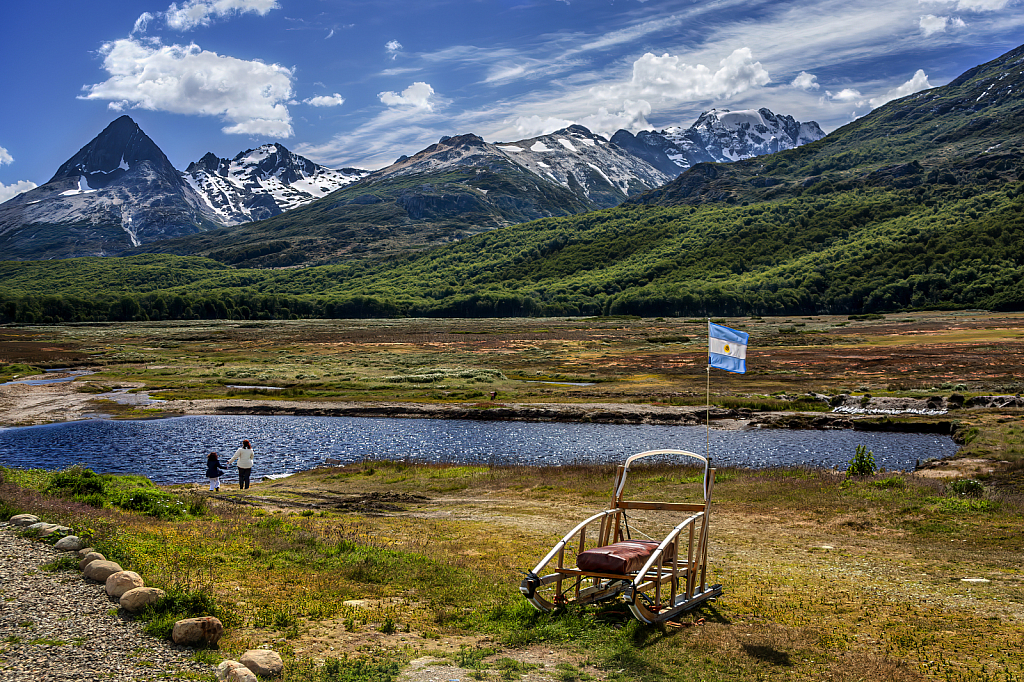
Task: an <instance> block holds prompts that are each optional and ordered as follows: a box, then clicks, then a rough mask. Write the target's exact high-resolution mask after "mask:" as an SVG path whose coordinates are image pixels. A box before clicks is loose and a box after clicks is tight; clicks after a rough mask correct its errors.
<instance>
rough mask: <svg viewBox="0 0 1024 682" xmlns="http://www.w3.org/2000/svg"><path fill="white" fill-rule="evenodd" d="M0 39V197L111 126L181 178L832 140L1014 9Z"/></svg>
mask: <svg viewBox="0 0 1024 682" xmlns="http://www.w3.org/2000/svg"><path fill="white" fill-rule="evenodd" d="M0 37H2V40H0V63H2V64H3V66H4V68H3V71H2V75H0V85H2V90H3V92H4V98H3V104H2V105H0V200H6V199H7V198H9V197H10V196H12V195H13V193H14V192H16V191H17V190H19V189H25V188H28V187H30V186H32V185H33V184H42V183H44V182H46V181H47V180H48V179H49V178H50V177H51V176H52V174H53V173H54V171H56V170H57V168H58V166H59V165H60V164H61V163H63V162H64V161H65V160H66V159H68V158H69V157H70V156H72V155H73V154H74V153H75V152H76V151H78V149H79V148H81V147H82V146H83V145H85V144H86V143H87V142H88V141H89V140H91V139H92V138H93V137H94V136H95V135H96V134H97V133H99V132H100V131H101V130H102V129H103V128H104V127H105V126H106V125H107V124H108V123H109V122H110V121H112V120H113V119H114V118H116V117H117V116H119V115H121V114H122V113H126V114H129V115H130V116H132V118H134V119H135V120H136V121H137V122H138V123H139V125H140V126H141V127H142V129H143V130H145V131H146V133H147V134H148V135H149V136H150V137H151V138H153V140H154V141H155V142H156V143H157V145H159V146H160V148H161V149H163V151H164V153H166V154H167V156H168V157H169V158H170V160H171V162H172V163H173V164H174V165H175V166H176V167H178V168H180V169H184V168H185V166H187V165H188V163H189V162H191V161H194V160H198V159H199V158H200V157H201V156H202V155H203V154H205V153H206V152H210V151H212V152H213V153H214V154H216V155H218V156H221V157H233V156H234V155H235V154H237V153H238V152H240V151H242V150H244V149H248V148H252V147H255V146H257V145H259V144H263V143H265V142H275V141H276V142H281V143H282V144H284V145H285V146H286V147H288V148H289V149H292V150H293V151H295V152H298V153H300V154H302V155H304V156H307V157H308V158H310V159H312V160H314V161H317V162H319V163H322V164H324V165H327V166H331V167H341V166H356V167H361V168H369V169H374V168H380V167H382V166H385V165H387V164H389V163H390V162H392V161H394V159H396V158H397V157H398V156H400V155H402V154H413V153H415V152H417V151H419V150H420V149H422V148H424V147H425V146H427V145H429V144H431V143H433V142H436V141H437V139H438V138H439V137H440V136H442V135H457V134H461V133H467V132H472V133H476V134H478V135H480V136H482V137H483V138H484V139H485V140H488V141H512V140H517V139H522V138H525V137H532V136H534V135H538V134H542V133H547V132H552V131H554V130H556V129H558V128H561V127H564V126H565V125H568V124H570V123H580V124H582V125H585V126H587V127H588V128H590V129H591V130H593V131H595V132H598V133H601V134H604V135H611V134H612V133H613V132H614V131H615V130H618V129H619V128H626V129H629V130H632V131H633V132H636V131H638V130H641V129H644V128H648V129H659V130H660V129H662V128H665V127H668V126H672V125H681V126H688V125H690V124H691V123H693V121H694V120H695V119H696V118H697V116H698V115H699V114H700V113H701V112H702V111H704V110H706V109H710V108H713V107H717V108H729V109H734V110H735V109H744V108H758V107H768V108H770V109H772V110H773V111H775V112H776V113H781V114H789V115H791V116H793V117H795V118H796V119H798V120H801V121H806V120H815V121H817V122H818V123H819V124H820V125H821V126H822V128H823V129H824V130H825V131H831V130H834V129H835V128H838V127H839V126H841V125H843V124H845V123H848V122H850V121H851V120H853V119H855V118H856V117H858V116H863V115H864V114H866V113H868V112H869V111H870V110H871V109H872V108H873V107H876V106H880V105H881V104H883V103H884V102H885V101H888V100H889V99H893V98H894V97H897V96H902V95H905V94H909V93H911V92H914V91H916V90H920V89H924V88H927V87H934V86H938V85H943V84H945V83H948V82H949V81H950V80H952V79H953V78H955V77H956V76H958V75H959V74H961V73H962V72H964V71H966V70H967V69H969V68H970V67H972V66H975V65H977V64H980V63H983V62H986V61H988V60H990V59H993V58H995V57H997V56H999V55H1000V54H1002V53H1004V52H1006V51H1008V50H1010V49H1013V48H1014V47H1017V46H1018V45H1020V44H1021V43H1024V0H801V1H799V2H796V1H784V0H699V1H694V0H450V1H446V0H365V1H364V0H356V1H349V2H341V1H336V0H184V1H183V2H177V3H167V2H160V1H156V0H135V1H134V2H124V0H89V2H68V1H64V2H54V1H52V0H49V1H47V0H43V1H42V2H25V1H23V0H10V1H7V2H4V3H3V4H2V7H0Z"/></svg>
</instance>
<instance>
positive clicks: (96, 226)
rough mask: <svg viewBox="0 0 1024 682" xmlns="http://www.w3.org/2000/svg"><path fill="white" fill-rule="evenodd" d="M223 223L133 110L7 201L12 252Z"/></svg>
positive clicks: (69, 249) (98, 247)
mask: <svg viewBox="0 0 1024 682" xmlns="http://www.w3.org/2000/svg"><path fill="white" fill-rule="evenodd" d="M215 227H218V225H217V223H216V222H215V221H214V216H213V214H212V211H210V210H209V209H208V208H207V206H206V203H205V202H204V201H203V199H201V198H200V197H199V195H198V194H196V192H195V191H194V190H193V189H192V188H191V187H190V186H189V185H188V183H186V182H185V181H184V180H183V179H182V177H181V174H180V173H179V172H178V171H177V170H175V168H174V167H173V166H172V165H171V162H170V161H168V160H167V157H166V156H164V153H163V152H162V151H160V148H159V147H157V146H156V144H155V143H154V142H153V140H151V139H150V138H149V137H148V136H147V135H146V134H145V133H144V132H142V130H141V129H140V128H139V126H138V125H136V123H135V121H133V120H132V119H131V118H129V117H128V116H122V117H120V118H118V119H117V120H116V121H114V122H113V123H111V124H110V125H108V126H107V127H106V128H105V129H104V130H103V132H101V133H100V134H99V135H97V136H96V137H95V138H94V139H93V140H92V141H91V142H89V144H87V145H85V146H84V147H82V148H81V149H80V150H79V151H78V153H77V154H75V155H74V156H72V157H71V158H70V159H68V160H67V161H66V162H65V163H64V164H63V165H62V166H61V167H60V168H59V169H58V170H57V173H56V174H55V175H54V176H53V177H52V178H51V179H50V180H49V181H48V182H47V183H45V184H43V185H40V186H39V187H36V188H35V189H32V190H29V191H28V192H24V193H22V194H19V195H17V196H15V197H14V198H12V199H10V200H9V201H6V202H4V203H3V204H2V205H0V252H2V253H3V254H4V257H5V258H11V259H15V258H69V257H75V256H102V255H112V254H115V253H119V252H121V251H123V250H125V249H128V248H131V247H133V246H139V245H140V244H143V243H146V242H152V241H156V240H158V239H167V238H170V237H179V236H183V235H187V234H193V233H196V232H199V231H202V230H207V229H211V228H215Z"/></svg>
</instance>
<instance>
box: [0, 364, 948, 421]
mask: <svg viewBox="0 0 1024 682" xmlns="http://www.w3.org/2000/svg"><path fill="white" fill-rule="evenodd" d="M43 377H45V378H47V379H60V378H68V379H71V378H73V375H71V374H68V373H52V374H46V375H38V376H30V377H24V378H23V379H22V380H32V379H36V378H43ZM81 386H82V384H75V383H74V382H73V381H67V382H65V383H51V384H45V385H31V384H25V383H17V384H4V385H0V426H34V425H39V424H48V423H54V422H63V421H75V420H78V419H87V418H90V417H93V416H102V415H110V416H114V417H127V418H160V417H172V416H184V415H190V416H197V415H243V414H245V415H286V416H318V417H379V418H389V417H390V418H424V419H469V420H481V421H533V422H588V423H605V424H658V425H682V426H695V425H700V424H705V423H707V422H708V420H710V422H711V426H712V427H713V428H718V429H743V428H751V427H766V428H811V429H832V428H834V429H845V428H861V429H864V430H886V424H896V423H899V424H902V426H899V427H897V426H893V427H892V429H893V430H898V429H903V430H907V431H918V432H925V433H945V434H951V433H952V431H951V423H952V422H951V421H950V420H949V419H948V418H942V417H943V416H944V414H945V413H946V412H945V410H931V412H932V413H933V414H922V413H924V412H928V411H929V410H928V406H929V405H930V404H933V403H932V402H931V401H930V400H927V399H920V398H918V399H914V398H897V399H887V398H872V399H871V400H869V401H865V402H863V403H860V405H861V407H860V408H859V409H860V413H851V412H848V411H847V412H825V411H815V412H800V411H795V410H793V411H791V410H777V411H764V410H755V409H749V408H739V409H724V408H720V407H712V408H711V409H710V410H709V409H708V408H707V407H706V406H704V405H659V404H644V403H630V402H600V403H590V402H558V403H555V402H530V403H517V402H506V401H503V400H490V401H480V402H473V403H466V402H449V403H444V402H405V401H395V402H387V401H352V400H345V401H341V400H316V399H304V400H286V399H278V398H273V397H267V398H260V399H247V398H223V399H194V400H152V399H150V398H149V396H148V394H147V393H145V392H132V391H137V390H139V389H142V388H143V387H144V384H142V383H138V382H121V383H120V384H119V385H118V389H117V390H116V391H111V392H105V393H100V394H96V393H81V392H79V389H80V387H81ZM829 398H831V396H820V398H818V399H819V400H820V401H821V402H822V403H827V401H828V399H829ZM887 417H900V419H899V420H898V421H897V420H893V419H887Z"/></svg>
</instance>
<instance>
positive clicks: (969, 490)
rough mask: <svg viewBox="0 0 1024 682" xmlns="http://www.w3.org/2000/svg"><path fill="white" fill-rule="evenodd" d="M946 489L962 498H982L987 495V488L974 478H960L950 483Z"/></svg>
mask: <svg viewBox="0 0 1024 682" xmlns="http://www.w3.org/2000/svg"><path fill="white" fill-rule="evenodd" d="M946 488H947V489H948V490H949V492H951V493H952V494H954V495H959V496H960V497H981V496H982V495H983V494H984V493H985V486H983V485H982V484H981V481H977V480H975V479H973V478H958V479H957V480H955V481H950V482H949V484H948V485H947V486H946Z"/></svg>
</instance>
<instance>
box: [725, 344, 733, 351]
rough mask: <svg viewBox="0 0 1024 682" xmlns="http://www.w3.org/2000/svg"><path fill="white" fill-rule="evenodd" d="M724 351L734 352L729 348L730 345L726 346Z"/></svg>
mask: <svg viewBox="0 0 1024 682" xmlns="http://www.w3.org/2000/svg"><path fill="white" fill-rule="evenodd" d="M723 350H725V352H726V353H731V352H732V350H731V349H730V348H729V344H725V348H724V349H723Z"/></svg>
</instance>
